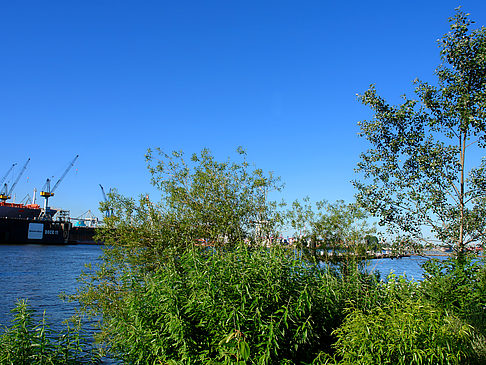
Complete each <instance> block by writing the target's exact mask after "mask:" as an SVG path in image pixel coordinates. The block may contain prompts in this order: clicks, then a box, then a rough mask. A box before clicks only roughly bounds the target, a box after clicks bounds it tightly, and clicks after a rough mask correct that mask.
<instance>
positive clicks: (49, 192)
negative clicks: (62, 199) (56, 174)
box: [40, 155, 79, 218]
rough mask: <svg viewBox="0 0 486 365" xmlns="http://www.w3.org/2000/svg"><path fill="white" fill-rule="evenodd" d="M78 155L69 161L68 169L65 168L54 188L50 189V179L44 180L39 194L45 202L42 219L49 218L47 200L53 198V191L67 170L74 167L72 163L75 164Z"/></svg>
mask: <svg viewBox="0 0 486 365" xmlns="http://www.w3.org/2000/svg"><path fill="white" fill-rule="evenodd" d="M78 157H79V155H76V157H74V159H73V160H72V161H71V163H70V164H69V165H68V167H67V168H66V170H64V173H63V174H62V175H61V177H60V178H59V180H57V182H56V184H55V185H54V187H53V188H52V189H51V179H49V178H47V180H46V183H45V184H44V187H43V188H42V190H41V192H40V196H42V197H43V198H44V199H45V201H44V211H43V217H44V218H50V214H49V213H50V212H49V198H50V197H51V196H54V191H56V189H57V187H58V186H59V184H60V183H61V181H62V180H63V179H64V177H65V176H66V175H67V173H68V172H69V170H70V169H71V167H73V166H74V163H75V162H76V160H77V159H78Z"/></svg>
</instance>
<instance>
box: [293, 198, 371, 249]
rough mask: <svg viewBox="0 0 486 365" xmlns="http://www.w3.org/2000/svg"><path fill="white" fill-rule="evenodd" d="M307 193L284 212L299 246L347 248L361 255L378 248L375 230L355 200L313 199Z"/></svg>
mask: <svg viewBox="0 0 486 365" xmlns="http://www.w3.org/2000/svg"><path fill="white" fill-rule="evenodd" d="M309 201H310V199H309V198H308V197H306V198H304V200H303V202H302V203H301V202H299V201H298V200H296V201H294V202H293V203H292V209H291V210H289V211H288V212H287V214H286V218H287V221H288V222H289V224H290V226H291V227H292V228H293V229H294V230H295V233H294V236H296V237H297V239H298V243H299V244H300V246H310V247H313V248H315V247H318V246H319V247H321V248H323V249H324V251H323V252H325V253H327V250H331V252H333V253H335V252H342V253H343V252H348V253H353V254H358V255H363V254H365V253H366V251H368V250H369V249H371V248H373V249H374V250H378V249H379V248H380V247H379V245H378V239H377V238H376V237H375V236H374V234H375V233H376V230H375V228H374V227H370V226H369V225H368V222H367V221H366V218H367V215H366V213H365V211H364V210H363V209H361V208H360V207H359V206H358V205H357V204H356V203H351V204H346V203H345V202H344V201H342V200H338V201H336V202H334V203H329V202H327V201H325V200H322V201H318V202H316V203H315V208H314V207H313V206H312V204H311V203H310V202H309Z"/></svg>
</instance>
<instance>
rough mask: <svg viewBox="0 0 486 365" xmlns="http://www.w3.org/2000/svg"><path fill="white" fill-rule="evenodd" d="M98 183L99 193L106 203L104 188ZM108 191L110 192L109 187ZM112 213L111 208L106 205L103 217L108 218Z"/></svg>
mask: <svg viewBox="0 0 486 365" xmlns="http://www.w3.org/2000/svg"><path fill="white" fill-rule="evenodd" d="M99 185H100V188H101V193H102V194H103V200H104V202H105V203H106V204H108V199H107V198H106V194H105V189H103V186H102V185H101V184H99ZM110 193H111V189H110ZM112 215H113V209H111V208H109V207H106V211H105V217H106V218H109V217H111V216H112Z"/></svg>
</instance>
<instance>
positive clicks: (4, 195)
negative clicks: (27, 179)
mask: <svg viewBox="0 0 486 365" xmlns="http://www.w3.org/2000/svg"><path fill="white" fill-rule="evenodd" d="M29 162H30V158H29V159H28V160H27V161H26V162H25V164H24V167H22V170H20V173H19V174H18V176H17V178H16V179H15V182H14V183H13V184H12V186H11V187H10V189H8V187H7V183H5V184H4V185H3V189H2V191H1V192H0V200H3V201H4V202H5V201H6V200H8V199H10V198H11V197H12V191H13V189H14V188H15V185H17V183H18V182H19V180H20V177H21V176H22V175H23V174H24V172H25V170H26V169H27V165H28V164H29ZM15 165H16V164H13V165H12V167H13V166H15ZM12 167H11V168H10V170H11V169H12ZM10 170H9V172H10ZM7 175H8V174H7Z"/></svg>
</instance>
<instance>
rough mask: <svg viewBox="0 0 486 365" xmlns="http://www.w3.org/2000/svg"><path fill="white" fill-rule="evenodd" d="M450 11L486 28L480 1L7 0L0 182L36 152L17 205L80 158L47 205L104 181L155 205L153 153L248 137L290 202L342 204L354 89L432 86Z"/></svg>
mask: <svg viewBox="0 0 486 365" xmlns="http://www.w3.org/2000/svg"><path fill="white" fill-rule="evenodd" d="M458 5H462V6H463V10H464V11H466V12H470V13H471V17H472V18H473V19H474V20H476V21H477V23H478V25H486V1H484V0H476V1H462V2H458V1H448V0H445V1H444V0H436V1H424V0H421V1H415V0H410V1H409V0H407V1H354V0H353V1H342V2H338V1H333V2H330V1H285V0H280V1H248V0H247V1H100V0H98V1H79V0H78V1H20V2H15V1H10V2H7V1H4V2H2V4H1V5H0V45H1V48H2V52H1V57H0V120H1V126H2V130H1V132H2V133H1V135H2V142H1V147H0V151H1V155H2V164H1V165H0V175H3V174H4V173H5V172H6V171H7V169H8V168H9V166H10V165H11V164H12V163H14V162H17V163H18V164H19V165H22V164H23V163H24V161H25V160H26V159H27V158H28V157H30V158H31V159H32V160H31V163H30V166H29V168H28V170H27V172H26V174H25V175H24V177H23V178H22V180H21V181H20V182H19V184H18V185H17V188H16V190H15V193H16V197H17V200H20V199H22V198H23V197H24V196H25V195H26V194H27V193H29V194H32V190H33V188H34V187H37V189H40V188H41V187H42V186H43V184H44V182H45V180H46V178H47V177H52V176H54V181H56V180H57V178H58V177H59V176H60V175H61V174H62V172H63V171H64V169H65V168H66V166H67V165H68V163H69V162H70V161H71V160H72V159H73V157H74V156H75V155H76V154H79V155H80V157H79V160H78V162H77V163H76V165H75V167H74V168H73V169H72V170H71V171H70V172H69V174H68V175H67V176H66V178H65V179H64V181H63V182H62V183H61V185H60V186H59V188H58V190H57V191H56V195H55V196H54V197H53V198H52V199H51V204H52V206H55V207H62V208H64V209H70V210H71V215H72V216H78V215H80V214H81V213H83V212H85V211H87V210H88V209H91V210H92V211H97V209H98V202H99V200H101V192H100V189H99V186H98V184H102V185H103V186H104V187H105V188H106V189H108V188H109V187H117V188H118V189H119V191H120V192H121V193H123V194H126V195H132V196H135V195H138V194H139V193H147V192H148V193H150V195H151V197H153V199H155V193H154V190H153V189H152V188H151V186H150V184H149V175H148V172H147V170H146V166H145V162H144V153H145V151H146V149H147V148H148V147H161V148H162V149H164V150H166V151H170V150H173V149H177V150H179V149H182V150H184V151H186V152H187V153H192V152H197V151H199V150H200V149H201V148H203V147H208V148H209V149H211V150H212V151H213V153H214V154H215V155H216V156H217V157H219V158H226V157H227V156H230V155H232V154H233V152H234V150H235V149H236V148H237V147H238V146H240V145H241V146H243V147H245V148H246V149H247V151H248V154H249V160H250V161H253V162H254V163H255V164H256V165H257V166H258V167H261V168H263V169H264V170H272V171H274V172H275V174H277V175H279V176H281V177H282V180H283V181H284V182H285V183H286V188H285V190H284V194H283V198H285V200H287V201H292V200H294V199H296V198H302V197H304V196H305V195H309V196H310V197H311V198H312V199H313V200H320V199H323V198H325V199H328V200H331V201H334V200H336V199H344V200H348V201H351V200H353V195H354V191H353V188H352V185H351V184H350V180H352V179H353V169H354V168H355V165H356V162H357V161H358V158H359V153H360V152H362V151H364V150H365V149H366V148H367V145H366V143H365V142H364V141H363V140H360V139H359V138H358V136H357V132H358V128H357V122H358V121H359V120H364V119H369V118H370V117H371V113H370V111H369V110H368V109H367V108H366V107H364V106H362V105H361V104H360V103H359V102H358V101H357V99H356V94H357V93H362V92H364V91H365V90H366V89H367V88H368V86H369V85H370V84H371V83H376V85H377V88H378V91H379V93H380V94H381V95H382V96H384V97H385V98H387V99H388V100H391V101H398V99H399V97H400V95H402V94H403V93H405V92H407V93H408V92H410V90H411V82H412V80H413V79H415V78H416V77H419V78H421V79H423V80H429V81H434V76H433V71H434V69H435V68H436V66H437V65H438V64H439V54H438V48H437V44H436V40H437V39H438V38H440V37H441V36H442V35H443V34H444V33H446V32H447V31H448V22H447V18H448V17H450V16H452V15H453V14H454V8H455V7H457V6H458ZM17 171H18V170H17ZM27 178H28V179H27ZM99 215H100V214H99ZM100 216H101V215H100Z"/></svg>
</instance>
